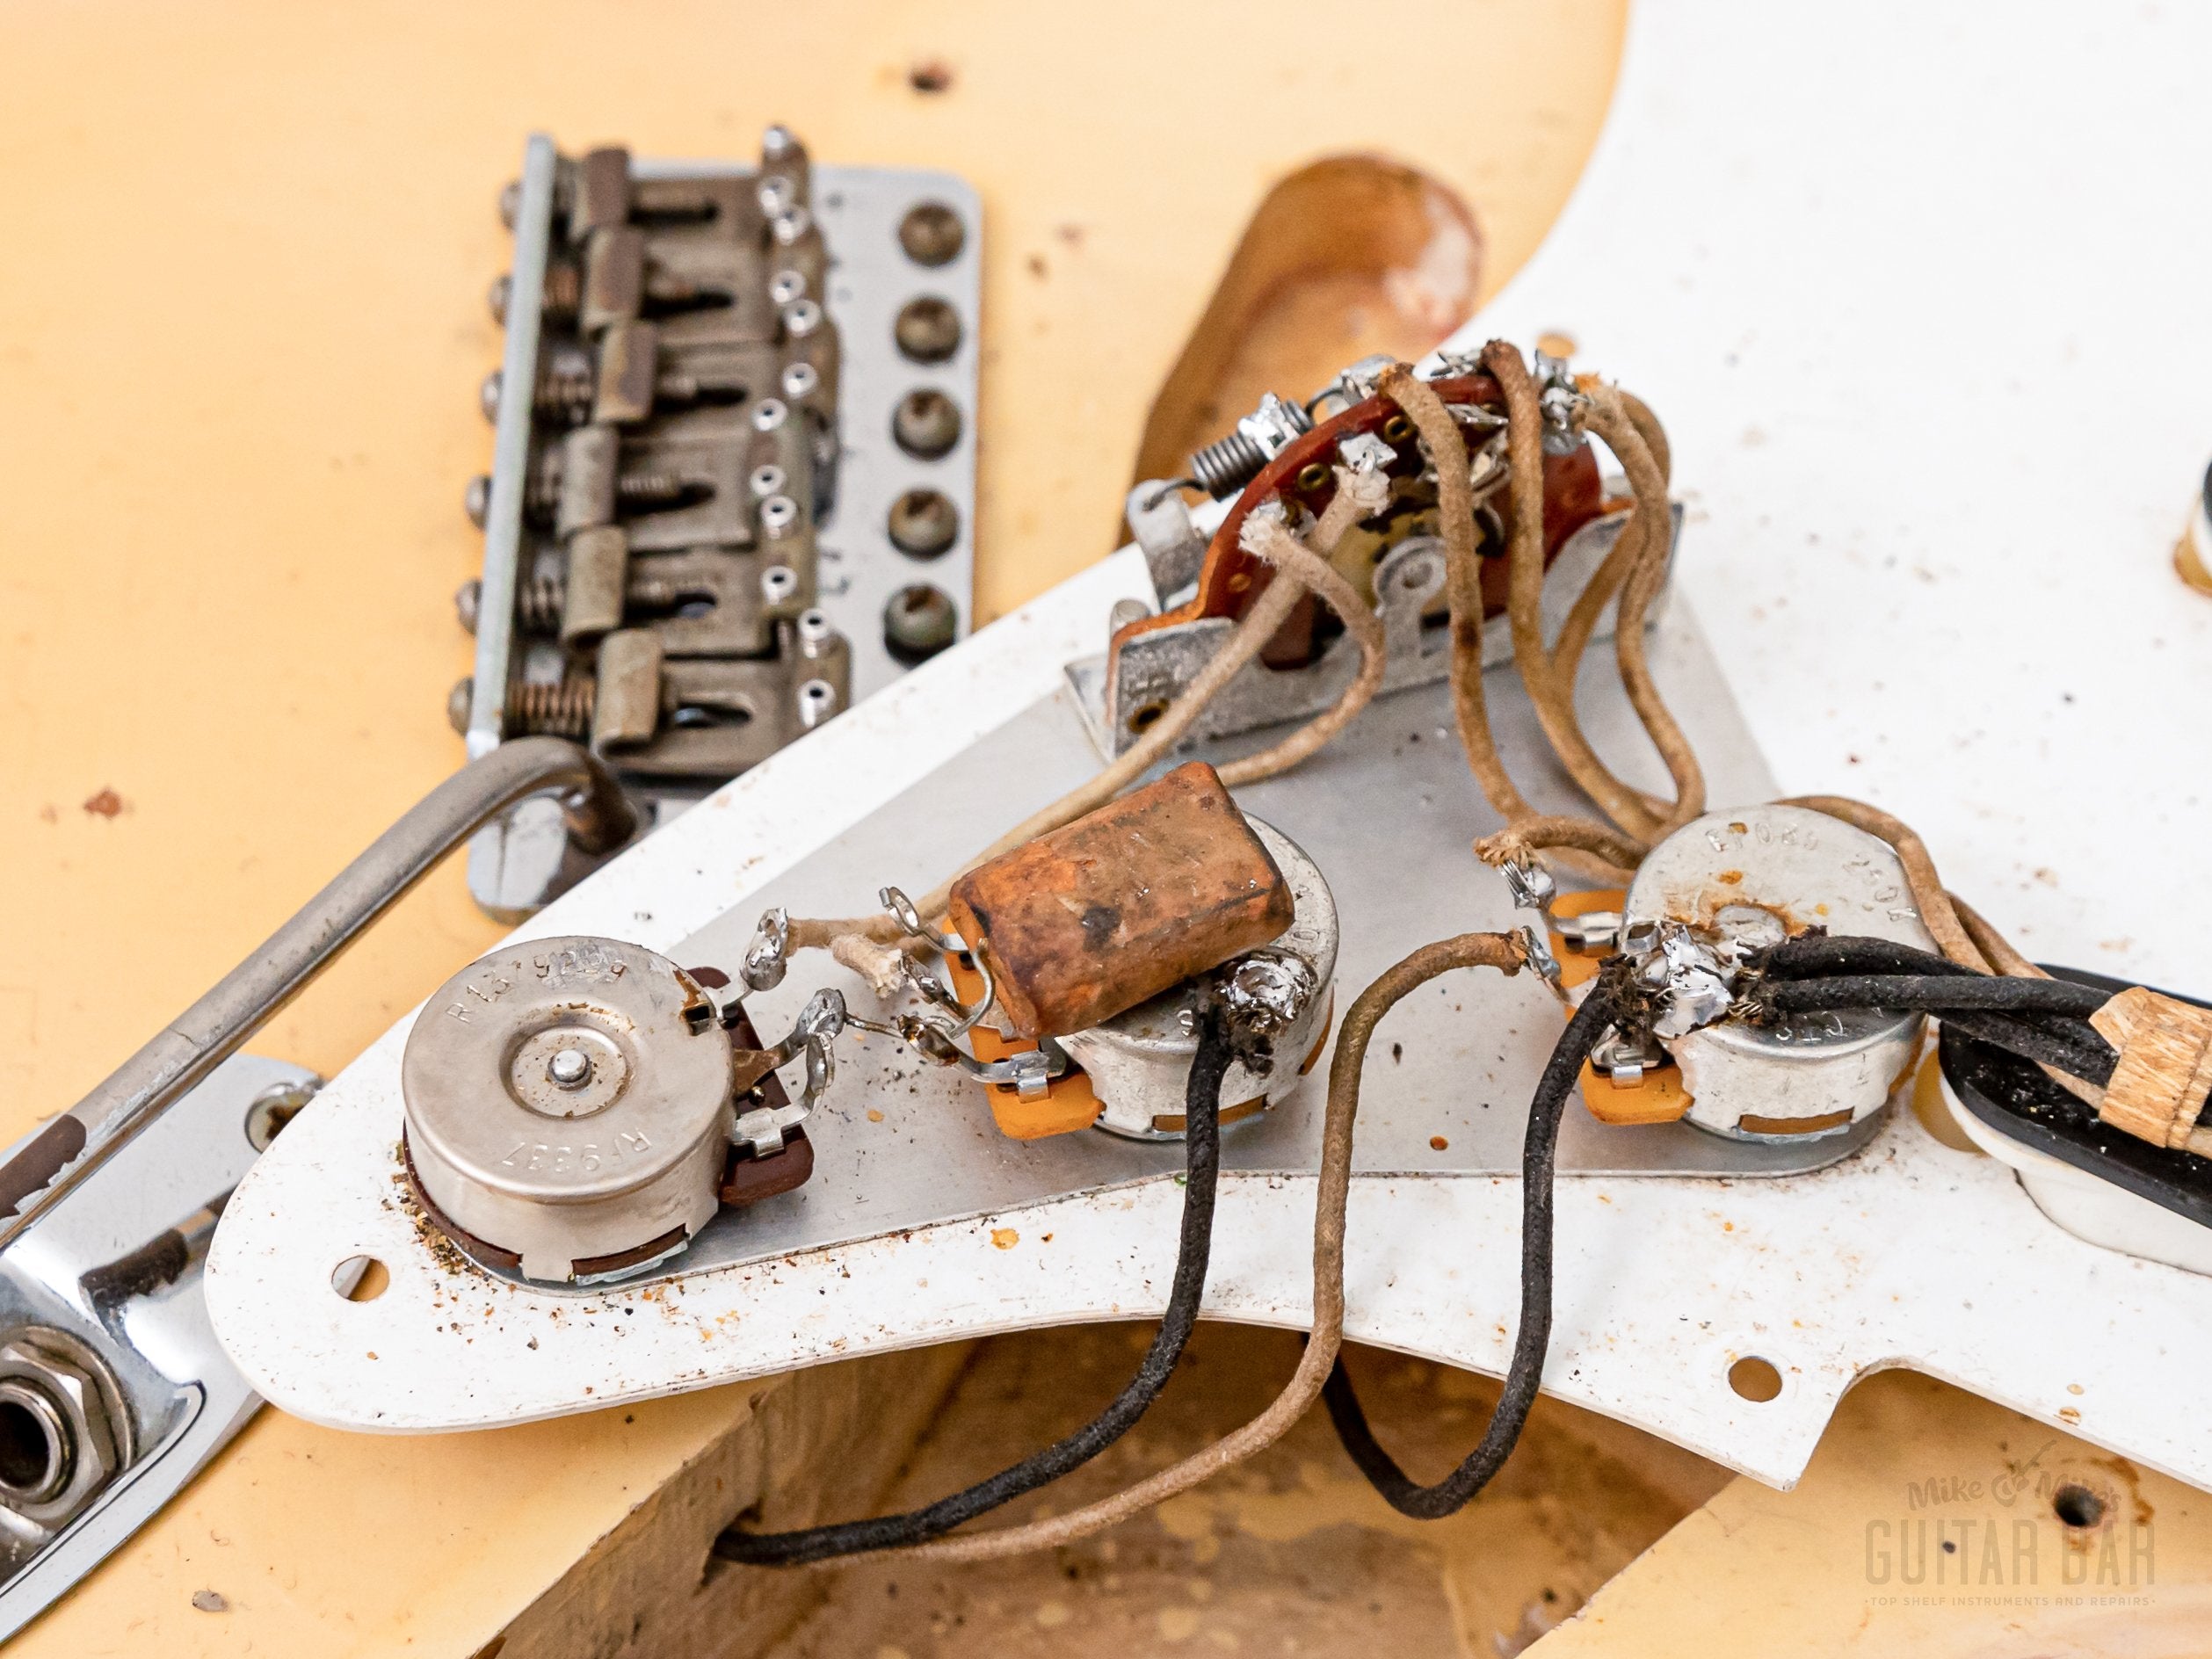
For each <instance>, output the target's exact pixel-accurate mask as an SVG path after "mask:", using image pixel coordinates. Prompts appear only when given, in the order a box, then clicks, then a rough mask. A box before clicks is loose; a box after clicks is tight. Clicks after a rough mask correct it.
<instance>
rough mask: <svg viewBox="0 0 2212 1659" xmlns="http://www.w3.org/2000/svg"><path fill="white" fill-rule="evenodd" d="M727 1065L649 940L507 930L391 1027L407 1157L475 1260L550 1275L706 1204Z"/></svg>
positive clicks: (726, 1095) (711, 1011)
mask: <svg viewBox="0 0 2212 1659" xmlns="http://www.w3.org/2000/svg"><path fill="white" fill-rule="evenodd" d="M710 977H711V976H710ZM739 1081H740V1078H739V1076H738V1075H737V1059H736V1051H735V1050H734V1048H733V1047H732V1043H731V1036H730V1032H729V1031H727V1030H725V1029H724V1011H723V1010H722V1008H721V1006H719V1005H718V1004H717V1003H716V1002H715V1000H714V997H713V996H711V995H710V994H709V993H708V991H707V988H706V987H705V986H704V985H702V984H701V983H700V981H699V980H698V979H696V978H694V977H693V975H692V974H687V973H685V971H684V970H683V969H682V968H680V967H677V966H676V964H675V963H673V962H671V961H670V960H668V959H667V958H666V957H664V956H660V955H657V954H656V953H654V952H651V951H649V950H646V949H645V948H644V947H643V946H642V945H626V944H623V943H621V942H620V941H618V940H614V939H605V938H550V939H537V940H533V941H531V942H529V943H527V944H522V945H509V946H506V947H505V948H504V949H502V950H499V951H497V952H495V953H492V954H491V955H490V956H487V957H485V958H483V959H482V960H481V961H478V962H475V963H474V964H472V965H471V966H469V967H466V968H464V969H462V970H461V972H460V973H459V974H455V975H454V976H453V978H452V979H450V980H448V981H446V983H445V985H444V986H442V987H441V988H440V989H439V991H438V993H437V994H436V995H435V996H432V998H431V999H430V1001H429V1002H428V1003H426V1004H424V1009H423V1011H422V1013H421V1014H420V1015H419V1016H418V1017H417V1019H416V1021H415V1026H414V1029H413V1030H412V1031H411V1032H409V1034H408V1039H407V1050H406V1054H405V1056H404V1058H403V1060H402V1061H401V1063H400V1083H401V1088H402V1090H403V1093H404V1095H405V1097H406V1103H407V1128H406V1138H405V1141H404V1142H403V1148H404V1151H405V1156H406V1159H407V1164H408V1168H409V1170H410V1174H411V1175H412V1177H414V1181H415V1184H416V1187H417V1192H418V1194H419V1196H420V1197H421V1198H422V1199H424V1203H425V1205H426V1206H427V1208H428V1209H429V1211H430V1213H431V1218H432V1221H435V1222H436V1223H437V1225H438V1226H439V1228H440V1230H442V1231H444V1232H445V1233H446V1234H447V1235H450V1236H451V1237H452V1238H453V1241H454V1242H456V1243H458V1244H459V1245H461V1248H462V1249H463V1250H466V1251H467V1252H468V1254H469V1255H471V1256H474V1257H476V1258H477V1259H478V1260H479V1261H480V1262H482V1263H483V1264H485V1265H487V1266H490V1267H495V1268H501V1269H504V1270H506V1271H513V1272H519V1273H520V1274H521V1275H522V1276H523V1277H524V1278H526V1279H537V1280H541V1281H548V1282H554V1283H562V1282H569V1283H573V1282H578V1281H588V1280H594V1279H603V1278H606V1277H608V1276H610V1275H613V1274H618V1273H626V1272H630V1271H635V1270H637V1269H638V1268H641V1267H643V1266H645V1265H647V1264H650V1263H653V1262H656V1261H659V1260H661V1259H663V1258H664V1257H669V1256H671V1255H673V1254H675V1253H676V1252H677V1251H678V1250H682V1249H683V1248H684V1246H685V1243H686V1242H688V1241H689V1240H690V1238H691V1236H692V1235H693V1234H694V1233H696V1232H697V1231H698V1230H699V1229H700V1228H701V1227H703V1226H705V1225H706V1224H707V1221H709V1220H711V1219H712V1218H713V1216H714V1213H715V1211H716V1209H717V1208H718V1207H719V1206H720V1203H721V1198H720V1194H719V1189H720V1187H721V1184H722V1177H723V1170H724V1166H725V1164H726V1163H727V1162H728V1160H729V1154H730V1132H729V1125H730V1120H731V1119H730V1112H731V1092H732V1089H733V1086H734V1085H735V1084H736V1083H738V1082H739ZM794 1162H795V1160H794ZM809 1163H811V1160H810V1159H809Z"/></svg>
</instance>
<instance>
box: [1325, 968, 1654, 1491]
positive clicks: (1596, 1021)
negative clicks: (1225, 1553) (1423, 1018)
mask: <svg viewBox="0 0 2212 1659" xmlns="http://www.w3.org/2000/svg"><path fill="white" fill-rule="evenodd" d="M1616 1013H1617V1009H1616V1006H1615V1004H1614V999H1613V996H1612V995H1611V993H1610V992H1609V991H1608V990H1607V989H1606V985H1605V982H1604V981H1603V980H1602V979H1600V980H1599V982H1596V983H1595V984H1593V985H1592V988H1591V990H1590V994H1589V995H1588V996H1586V997H1585V999H1584V1000H1583V1003H1582V1006H1581V1007H1580V1008H1578V1009H1577V1010H1576V1011H1575V1016H1574V1018H1572V1019H1571V1020H1570V1021H1569V1022H1568V1023H1567V1029H1566V1030H1565V1032H1563V1033H1562V1034H1561V1036H1560V1039H1559V1041H1558V1042H1557V1043H1556V1045H1555V1046H1554V1047H1553V1048H1552V1051H1551V1058H1550V1059H1549V1060H1548V1061H1546V1062H1545V1065H1544V1070H1543V1076H1542V1077H1541V1080H1540V1081H1539V1082H1538V1083H1537V1085H1536V1093H1535V1098H1534V1099H1533V1100H1531V1101H1530V1103H1529V1107H1528V1127H1527V1131H1526V1133H1525V1134H1524V1135H1523V1137H1522V1141H1521V1197H1520V1202H1521V1222H1520V1251H1521V1266H1520V1324H1519V1329H1517V1330H1516V1331H1515V1332H1514V1334H1513V1353H1512V1360H1511V1361H1510V1362H1509V1363H1508V1365H1507V1366H1506V1370H1505V1383H1504V1385H1503V1386H1502V1387H1500V1388H1499V1390H1498V1404H1497V1405H1496V1407H1494V1408H1493V1409H1492V1410H1491V1412H1490V1424H1489V1426H1488V1427H1487V1428H1485V1429H1484V1430H1483V1438H1481V1440H1480V1441H1478V1442H1477V1443H1476V1447H1475V1449H1474V1450H1473V1451H1472V1452H1470V1453H1468V1454H1467V1457H1466V1459H1465V1460H1463V1461H1461V1464H1460V1466H1459V1467H1457V1468H1455V1469H1454V1470H1453V1471H1452V1472H1451V1473H1450V1474H1447V1475H1446V1476H1445V1477H1444V1478H1443V1479H1442V1480H1440V1481H1439V1482H1435V1483H1434V1484H1433V1485H1426V1486H1425V1485H1422V1484H1421V1483H1419V1482H1416V1481H1414V1480H1413V1479H1412V1478H1411V1476H1409V1475H1408V1474H1406V1473H1405V1471H1404V1470H1403V1469H1402V1468H1400V1467H1398V1463H1397V1460H1396V1459H1395V1458H1393V1457H1392V1456H1391V1455H1390V1453H1389V1452H1387V1451H1386V1450H1384V1449H1383V1446H1382V1443H1381V1442H1380V1441H1378V1440H1377V1439H1376V1438H1374V1431H1373V1429H1371V1428H1370V1427H1369V1426H1368V1424H1367V1413H1366V1412H1365V1411H1364V1410H1362V1409H1361V1408H1360V1396H1359V1395H1358V1393H1357V1392H1356V1391H1355V1390H1354V1388H1353V1384H1352V1376H1351V1373H1349V1372H1347V1371H1346V1370H1345V1367H1344V1360H1343V1358H1342V1356H1341V1355H1339V1356H1338V1359H1337V1361H1336V1364H1335V1365H1334V1366H1331V1370H1330V1373H1329V1382H1328V1386H1327V1387H1326V1388H1325V1389H1324V1392H1323V1395H1322V1397H1323V1399H1324V1400H1325V1401H1326V1402H1327V1403H1328V1407H1329V1420H1330V1421H1331V1423H1332V1424H1335V1425H1336V1431H1337V1438H1338V1439H1339V1440H1340V1441H1342V1442H1343V1443H1344V1449H1345V1452H1347V1453H1350V1454H1351V1457H1352V1460H1353V1463H1354V1464H1356V1465H1357V1466H1358V1467H1359V1470H1360V1474H1364V1475H1365V1476H1367V1482H1368V1484H1370V1485H1371V1486H1373V1487H1374V1489H1375V1490H1376V1491H1378V1492H1380V1493H1381V1494H1382V1496H1383V1498H1384V1500H1385V1501H1386V1502H1387V1503H1389V1505H1390V1507H1391V1508H1392V1509H1394V1510H1397V1511H1398V1512H1399V1513H1400V1514H1402V1515H1410V1516H1412V1517H1413V1518H1415V1519H1417V1520H1425V1521H1432V1520H1439V1519H1441V1518H1443V1517H1445V1516H1447V1515H1450V1514H1452V1513H1453V1512H1454V1511H1455V1510H1460V1509H1461V1508H1464V1507H1465V1506H1466V1504H1467V1503H1469V1501H1470V1500H1471V1499H1473V1497H1474V1496H1475V1495H1476V1493H1478V1492H1480V1491H1481V1490H1482V1489H1483V1487H1485V1486H1487V1485H1488V1484H1489V1483H1490V1478H1491V1477H1492V1476H1493V1475H1495V1474H1497V1473H1498V1470H1499V1469H1500V1468H1501V1467H1504V1466H1505V1460H1506V1458H1507V1457H1508V1456H1510V1455H1511V1454H1512V1450H1513V1447H1514V1445H1516V1444H1517V1443H1518V1442H1519V1438H1520V1431H1521V1430H1522V1428H1523V1427H1524V1426H1525V1425H1526V1424H1527V1421H1528V1412H1529V1409H1530V1408H1531V1407H1532V1406H1534V1404H1535V1403H1536V1394H1537V1390H1538V1388H1539V1387H1540V1386H1541V1383H1542V1381H1543V1373H1544V1355H1545V1353H1546V1351H1548V1349H1549V1347H1550V1345H1551V1304H1552V1294H1551V1280H1552V1209H1553V1200H1554V1197H1555V1189H1556V1175H1557V1172H1558V1161H1559V1120H1560V1119H1561V1117H1562V1116H1563V1114H1564V1113H1565V1112H1566V1109H1567V1103H1568V1101H1569V1100H1570V1099H1571V1098H1573V1096H1574V1092H1575V1085H1576V1083H1577V1081H1578V1080H1579V1079H1580V1077H1581V1076H1582V1065H1583V1061H1585V1060H1586V1059H1587V1058H1588V1057H1589V1054H1590V1050H1591V1047H1592V1045H1594V1044H1595V1043H1596V1042H1597V1040H1598V1039H1599V1037H1600V1036H1602V1035H1603V1034H1604V1033H1605V1030H1606V1026H1607V1025H1611V1024H1612V1023H1613V1021H1614V1018H1615V1015H1616Z"/></svg>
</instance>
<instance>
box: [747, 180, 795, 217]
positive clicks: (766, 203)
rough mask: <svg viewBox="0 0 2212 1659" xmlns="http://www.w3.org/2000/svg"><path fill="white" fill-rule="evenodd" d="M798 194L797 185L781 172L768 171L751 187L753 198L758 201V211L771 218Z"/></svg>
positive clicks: (789, 203)
mask: <svg viewBox="0 0 2212 1659" xmlns="http://www.w3.org/2000/svg"><path fill="white" fill-rule="evenodd" d="M798 194H799V191H798V187H797V186H796V185H794V184H793V183H792V182H791V181H790V180H789V179H788V178H787V177H784V176H783V175H782V174H781V173H770V174H769V175H768V176H767V177H765V178H764V179H762V180H761V181H760V183H759V184H758V185H755V186H754V187H753V199H755V200H757V201H758V202H759V204H760V211H761V212H762V213H764V214H767V215H768V216H769V217H770V218H774V217H775V216H776V214H780V213H781V212H783V211H784V210H785V209H786V208H787V207H788V206H791V204H792V202H793V201H794V200H795V199H797V197H798Z"/></svg>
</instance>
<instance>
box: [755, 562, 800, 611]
mask: <svg viewBox="0 0 2212 1659" xmlns="http://www.w3.org/2000/svg"><path fill="white" fill-rule="evenodd" d="M798 591H799V573H798V572H797V571H796V570H794V569H792V568H791V567H790V566H789V565H787V564H772V565H770V566H769V567H768V568H767V569H765V570H763V571H762V572H761V573H760V597H761V598H764V599H765V600H767V601H768V603H769V604H771V605H782V604H783V603H785V602H786V601H787V600H788V599H789V598H791V597H792V595H794V594H795V593H796V592H798Z"/></svg>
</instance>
